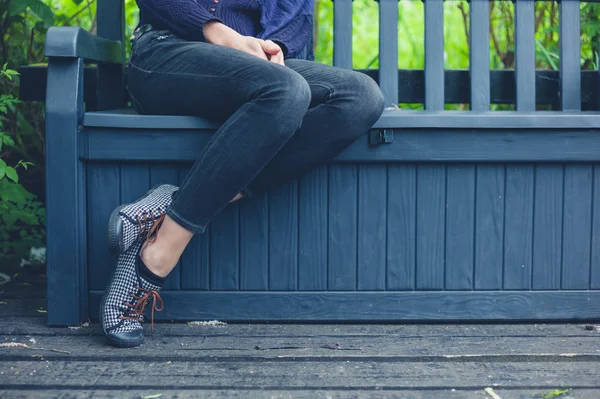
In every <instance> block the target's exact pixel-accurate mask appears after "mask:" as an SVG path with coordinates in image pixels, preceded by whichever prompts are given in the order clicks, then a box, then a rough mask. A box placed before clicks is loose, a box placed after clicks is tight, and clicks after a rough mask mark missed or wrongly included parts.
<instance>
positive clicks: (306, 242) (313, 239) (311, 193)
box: [298, 165, 329, 291]
mask: <svg viewBox="0 0 600 399" xmlns="http://www.w3.org/2000/svg"><path fill="white" fill-rule="evenodd" d="M299 190H300V192H299V198H300V200H299V204H298V212H299V216H298V219H299V220H298V227H299V231H298V289H299V290H305V291H323V290H327V243H328V230H327V228H328V216H327V215H328V200H327V194H328V191H329V169H328V167H327V166H326V165H325V166H320V167H318V168H316V169H314V170H312V171H310V172H309V173H307V174H305V175H304V176H302V177H301V178H300V183H299Z"/></svg>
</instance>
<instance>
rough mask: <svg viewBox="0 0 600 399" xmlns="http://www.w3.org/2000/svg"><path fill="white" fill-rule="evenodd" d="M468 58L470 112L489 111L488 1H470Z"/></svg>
mask: <svg viewBox="0 0 600 399" xmlns="http://www.w3.org/2000/svg"><path fill="white" fill-rule="evenodd" d="M469 12H470V17H471V22H470V23H471V28H470V32H469V40H470V43H469V57H470V70H471V110H473V111H488V110H489V109H490V37H489V36H490V5H489V3H488V0H471V7H470V10H469Z"/></svg>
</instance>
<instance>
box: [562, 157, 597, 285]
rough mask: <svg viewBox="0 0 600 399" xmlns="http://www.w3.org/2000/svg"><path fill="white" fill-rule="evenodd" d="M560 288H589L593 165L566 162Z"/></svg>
mask: <svg viewBox="0 0 600 399" xmlns="http://www.w3.org/2000/svg"><path fill="white" fill-rule="evenodd" d="M564 179H565V180H564V181H565V182H564V204H563V206H564V210H563V248H562V250H563V251H562V284H561V287H560V288H561V289H565V290H569V289H580V290H581V289H583V290H587V289H589V287H590V250H591V248H590V242H591V240H590V234H591V222H592V167H591V165H566V166H565V175H564Z"/></svg>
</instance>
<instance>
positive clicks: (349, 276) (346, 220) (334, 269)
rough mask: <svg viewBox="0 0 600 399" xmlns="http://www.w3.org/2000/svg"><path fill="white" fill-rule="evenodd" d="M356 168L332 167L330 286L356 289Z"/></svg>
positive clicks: (329, 244) (331, 287)
mask: <svg viewBox="0 0 600 399" xmlns="http://www.w3.org/2000/svg"><path fill="white" fill-rule="evenodd" d="M357 177H358V173H357V167H356V166H354V165H332V166H331V167H330V168H329V219H328V220H329V229H328V265H329V270H328V289H329V291H336V290H355V289H356V283H357V281H356V275H357V268H356V261H357V248H356V239H357V234H358V229H357V206H358V205H357V194H358V187H357Z"/></svg>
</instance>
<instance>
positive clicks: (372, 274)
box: [357, 165, 388, 290]
mask: <svg viewBox="0 0 600 399" xmlns="http://www.w3.org/2000/svg"><path fill="white" fill-rule="evenodd" d="M387 184H388V175H387V167H386V166H385V165H359V167H358V233H357V234H358V237H357V251H358V252H357V256H358V264H357V267H358V270H357V273H358V275H357V288H358V289H359V290H385V288H386V284H385V279H386V240H387V237H386V223H387V222H386V219H385V217H386V213H387V201H388V194H387Z"/></svg>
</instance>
